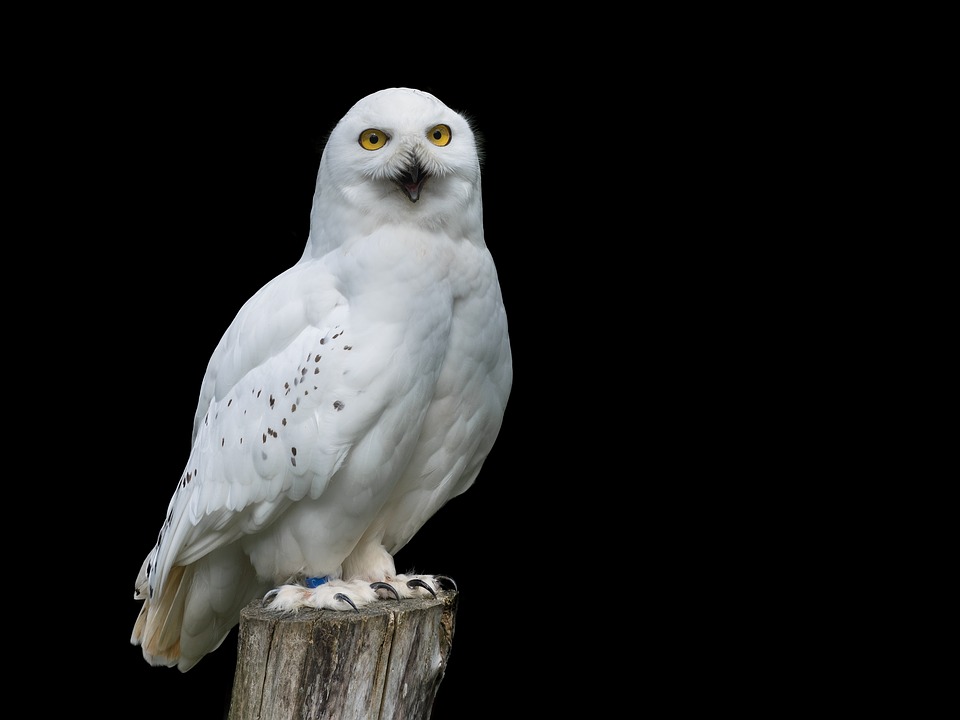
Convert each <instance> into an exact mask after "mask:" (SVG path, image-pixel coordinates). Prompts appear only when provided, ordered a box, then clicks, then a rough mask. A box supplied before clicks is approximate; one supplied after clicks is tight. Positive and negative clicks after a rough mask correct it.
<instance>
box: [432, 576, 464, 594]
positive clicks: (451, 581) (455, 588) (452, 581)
mask: <svg viewBox="0 0 960 720" xmlns="http://www.w3.org/2000/svg"><path fill="white" fill-rule="evenodd" d="M433 577H435V578H436V579H437V580H446V581H447V582H448V583H450V585H452V586H453V589H454V590H456V591H458V592H459V591H460V588H458V587H457V583H456V581H455V580H454V579H453V578H452V577H450V576H449V575H434V576H433ZM441 584H442V583H441Z"/></svg>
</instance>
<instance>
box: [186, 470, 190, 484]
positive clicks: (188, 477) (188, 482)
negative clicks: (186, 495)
mask: <svg viewBox="0 0 960 720" xmlns="http://www.w3.org/2000/svg"><path fill="white" fill-rule="evenodd" d="M190 478H191V475H190V473H187V478H186V480H187V484H188V485H189V484H190Z"/></svg>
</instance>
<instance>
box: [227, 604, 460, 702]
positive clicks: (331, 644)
mask: <svg viewBox="0 0 960 720" xmlns="http://www.w3.org/2000/svg"><path fill="white" fill-rule="evenodd" d="M456 608H457V593H456V592H455V591H441V592H440V593H439V594H438V595H437V597H436V598H430V599H416V600H402V601H397V600H383V601H380V602H377V603H373V604H371V605H367V606H365V607H361V608H360V610H359V612H354V611H352V610H351V611H347V612H338V611H334V610H306V609H305V610H300V611H298V612H296V613H280V612H277V611H272V610H270V609H269V607H267V608H264V607H261V603H260V601H259V600H254V601H253V602H251V603H250V604H249V605H247V607H246V608H244V609H243V611H242V612H241V615H240V635H239V642H238V647H237V669H236V674H235V675H234V681H233V693H232V696H231V701H230V714H229V720H308V719H309V720H347V719H349V720H400V719H401V718H403V719H404V720H420V719H425V718H429V717H430V712H431V708H432V706H433V701H434V698H435V697H436V694H437V690H438V689H439V687H440V682H441V680H443V674H444V671H445V670H446V666H447V658H448V656H449V654H450V648H451V646H452V644H453V631H454V625H455V620H456Z"/></svg>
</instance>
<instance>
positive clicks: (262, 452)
mask: <svg viewBox="0 0 960 720" xmlns="http://www.w3.org/2000/svg"><path fill="white" fill-rule="evenodd" d="M260 458H261V459H262V460H266V459H267V454H266V453H265V452H264V451H263V450H261V451H260Z"/></svg>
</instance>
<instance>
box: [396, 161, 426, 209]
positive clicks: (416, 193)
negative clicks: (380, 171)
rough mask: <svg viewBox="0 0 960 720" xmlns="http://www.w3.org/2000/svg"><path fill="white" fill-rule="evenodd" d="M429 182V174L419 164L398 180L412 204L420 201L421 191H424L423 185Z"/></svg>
mask: <svg viewBox="0 0 960 720" xmlns="http://www.w3.org/2000/svg"><path fill="white" fill-rule="evenodd" d="M426 180H427V173H426V172H424V170H423V168H422V167H420V164H419V163H417V164H416V165H413V166H412V167H410V168H407V170H406V171H405V172H404V173H403V174H402V175H401V176H400V177H399V178H397V184H398V185H400V189H401V190H403V192H404V193H406V195H407V197H408V198H410V202H416V201H417V200H419V199H420V191H421V190H422V189H423V183H425V182H426Z"/></svg>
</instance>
